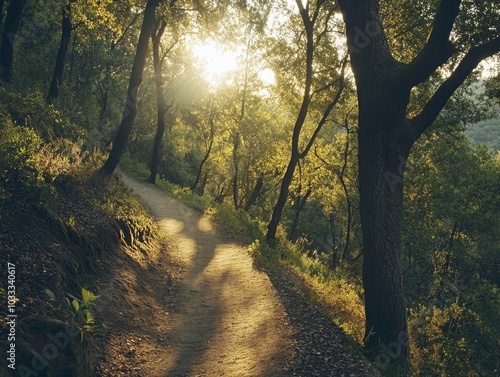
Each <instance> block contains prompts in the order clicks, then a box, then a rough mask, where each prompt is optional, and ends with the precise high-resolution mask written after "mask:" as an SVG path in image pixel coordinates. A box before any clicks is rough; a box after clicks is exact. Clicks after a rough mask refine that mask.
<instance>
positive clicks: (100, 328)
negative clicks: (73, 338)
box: [43, 288, 107, 336]
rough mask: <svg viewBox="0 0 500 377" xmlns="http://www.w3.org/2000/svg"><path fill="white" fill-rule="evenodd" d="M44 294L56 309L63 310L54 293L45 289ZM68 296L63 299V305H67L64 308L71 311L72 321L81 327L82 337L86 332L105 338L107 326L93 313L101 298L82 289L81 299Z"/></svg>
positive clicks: (68, 294) (69, 294)
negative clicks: (95, 302) (96, 303)
mask: <svg viewBox="0 0 500 377" xmlns="http://www.w3.org/2000/svg"><path fill="white" fill-rule="evenodd" d="M43 292H44V295H45V298H46V299H47V301H49V302H50V303H51V305H52V306H53V307H54V308H56V309H62V308H61V305H60V301H58V300H57V297H56V295H55V294H54V292H52V291H51V290H50V289H45V290H44V291H43ZM67 296H68V297H65V298H64V299H63V303H64V304H65V305H63V306H64V308H65V310H66V312H68V311H69V313H70V317H71V319H72V320H73V321H74V322H75V323H76V324H77V325H78V326H79V327H80V329H81V332H82V336H83V334H84V332H85V331H87V332H89V333H92V334H99V335H102V336H105V335H106V333H107V328H106V325H105V324H104V323H103V322H102V321H99V320H97V319H95V317H94V314H93V313H92V308H93V305H94V301H95V300H97V299H99V298H100V297H101V296H96V295H95V294H94V293H92V292H91V291H89V290H87V289H85V288H82V298H81V299H79V298H77V297H75V296H74V295H72V294H71V293H67Z"/></svg>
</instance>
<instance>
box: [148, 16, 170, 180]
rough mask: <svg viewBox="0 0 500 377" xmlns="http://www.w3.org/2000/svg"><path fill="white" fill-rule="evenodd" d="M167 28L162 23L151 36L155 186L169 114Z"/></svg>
mask: <svg viewBox="0 0 500 377" xmlns="http://www.w3.org/2000/svg"><path fill="white" fill-rule="evenodd" d="M166 26H167V23H166V21H162V23H161V26H160V27H159V28H158V30H157V31H156V32H153V33H152V34H151V41H152V42H153V64H154V70H155V79H156V103H157V107H158V128H157V130H156V135H155V140H154V145H153V155H152V157H151V168H150V171H151V175H150V176H149V182H151V183H153V184H154V183H155V182H156V175H157V174H158V166H159V165H160V149H161V144H162V139H163V134H164V133H165V114H166V113H167V103H166V102H165V93H164V92H163V72H162V60H161V58H160V43H161V37H162V36H163V33H164V32H165V28H166Z"/></svg>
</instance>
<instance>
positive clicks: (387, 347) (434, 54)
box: [339, 0, 500, 375]
mask: <svg viewBox="0 0 500 377" xmlns="http://www.w3.org/2000/svg"><path fill="white" fill-rule="evenodd" d="M339 4H340V7H341V9H342V13H343V16H344V21H345V24H346V32H347V43H348V46H349V52H350V56H351V65H352V70H353V72H354V76H355V79H356V86H357V90H358V104H359V132H358V140H359V193H360V202H361V207H360V209H361V226H362V232H363V286H364V289H365V310H366V339H365V347H366V349H367V350H368V351H369V354H370V355H371V356H372V358H374V359H375V361H377V364H378V366H379V367H387V364H394V365H395V366H396V367H401V368H402V371H401V372H400V374H405V375H406V374H409V364H410V361H409V346H408V340H407V338H408V333H407V324H406V315H405V305H404V298H403V282H402V273H401V266H400V254H401V241H400V237H401V222H402V213H403V211H402V208H403V173H404V167H405V162H406V159H407V157H408V154H409V150H410V148H411V145H412V144H413V143H414V142H415V141H416V140H417V139H418V138H419V137H420V136H421V135H422V133H423V132H424V131H425V130H426V129H427V128H428V127H429V126H430V125H431V124H432V123H433V122H434V120H435V119H436V117H437V116H438V115H439V113H440V112H441V110H442V109H443V107H444V106H445V104H446V102H447V101H448V100H449V98H450V97H451V96H452V94H453V93H454V92H455V91H456V89H457V88H458V87H459V86H460V85H461V84H462V83H463V82H464V81H465V79H466V78H467V76H468V75H470V73H471V72H472V71H473V70H474V69H475V68H476V67H477V66H478V64H479V63H480V62H481V61H482V60H483V59H485V58H487V57H489V56H492V55H493V54H496V53H498V52H500V38H498V37H497V38H493V39H492V40H490V41H482V42H483V43H482V44H480V45H478V46H475V47H472V48H470V50H469V51H468V52H467V53H465V54H464V55H463V57H462V59H461V61H460V63H459V64H458V65H456V66H455V68H454V70H453V72H452V74H451V75H450V76H449V77H448V78H447V79H446V80H445V81H444V82H443V83H442V84H441V85H440V86H439V88H438V89H437V90H436V92H435V94H434V95H433V96H432V97H431V98H430V100H429V101H428V102H427V103H426V104H425V105H424V106H423V108H422V109H421V110H420V113H418V115H416V116H414V117H413V118H411V119H408V117H407V114H406V112H407V106H408V103H409V98H410V92H411V90H412V88H414V87H416V86H417V85H419V84H421V83H423V82H425V81H426V80H428V79H429V77H430V76H431V75H432V74H433V73H434V72H435V71H436V70H437V69H438V68H439V67H441V66H442V65H443V64H445V63H446V62H447V61H448V60H449V59H450V58H451V57H452V56H453V55H454V54H455V53H456V51H457V50H456V48H455V46H454V45H453V44H452V43H451V42H450V35H451V31H452V30H453V25H454V22H455V19H456V17H457V15H458V13H459V11H460V5H461V1H460V0H441V2H440V3H439V6H438V8H437V11H436V14H435V17H434V24H433V27H432V29H431V32H430V34H429V37H428V38H427V41H426V44H425V46H424V47H423V48H422V50H421V51H420V53H419V54H418V55H417V56H416V57H415V58H414V59H413V61H412V62H410V63H409V64H403V63H400V62H397V61H396V60H395V59H394V57H393V56H392V54H391V50H390V48H389V44H388V41H387V37H386V35H385V33H384V29H383V25H382V21H381V19H380V11H379V1H378V0H363V1H361V0H339Z"/></svg>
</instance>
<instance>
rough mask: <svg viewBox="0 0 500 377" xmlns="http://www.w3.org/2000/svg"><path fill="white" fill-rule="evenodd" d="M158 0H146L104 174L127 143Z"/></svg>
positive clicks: (110, 168) (110, 169)
mask: <svg viewBox="0 0 500 377" xmlns="http://www.w3.org/2000/svg"><path fill="white" fill-rule="evenodd" d="M159 2H160V0H148V3H147V5H146V9H145V11H144V20H143V23H142V28H141V34H140V35H139V42H138V43H137V51H136V53H135V58H134V63H133V65H132V72H131V73H130V81H129V85H128V90H127V103H126V104H125V109H124V111H123V117H122V121H121V123H120V125H119V127H118V131H117V132H116V135H115V139H114V141H113V147H112V149H111V153H110V154H109V157H108V159H107V160H106V162H105V164H104V166H103V168H102V170H103V172H104V173H106V174H112V173H113V171H114V170H115V169H116V166H117V165H118V162H119V161H120V157H121V155H122V153H123V151H124V150H125V146H126V145H127V141H128V138H129V136H130V132H131V131H132V126H133V124H134V120H135V117H136V116H137V105H138V104H137V100H138V99H137V96H138V93H139V87H140V86H141V84H142V75H143V71H144V66H145V65H146V58H147V55H148V48H149V38H150V36H151V33H152V31H153V26H154V18H155V10H156V7H157V6H158V4H159Z"/></svg>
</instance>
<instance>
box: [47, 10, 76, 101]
mask: <svg viewBox="0 0 500 377" xmlns="http://www.w3.org/2000/svg"><path fill="white" fill-rule="evenodd" d="M72 30H73V25H72V23H71V2H70V3H68V4H67V5H66V7H65V8H64V9H63V11H62V31H61V41H60V43H59V50H58V51H57V57H56V65H55V67H54V73H53V74H52V81H51V83H50V88H49V93H48V95H47V102H48V103H54V102H55V101H56V100H57V98H58V97H59V92H60V90H61V86H62V84H63V78H64V68H65V65H66V56H67V54H68V47H69V42H70V40H71V32H72Z"/></svg>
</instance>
